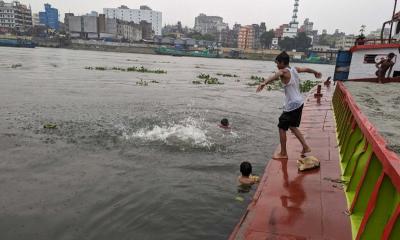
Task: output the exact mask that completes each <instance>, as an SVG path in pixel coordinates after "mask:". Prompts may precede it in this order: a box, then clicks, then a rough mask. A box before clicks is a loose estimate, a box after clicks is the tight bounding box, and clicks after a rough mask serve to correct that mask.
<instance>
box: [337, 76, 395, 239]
mask: <svg viewBox="0 0 400 240" xmlns="http://www.w3.org/2000/svg"><path fill="white" fill-rule="evenodd" d="M333 106H334V112H335V119H336V127H337V139H338V147H339V151H340V158H341V161H340V164H341V168H342V180H343V183H344V187H345V193H346V197H347V201H348V207H349V210H348V213H349V214H350V219H351V223H352V229H353V239H400V217H399V216H400V191H399V189H400V186H399V179H400V178H399V172H398V170H397V166H398V162H399V161H400V160H399V159H398V157H397V156H396V155H395V154H392V153H391V152H390V151H389V150H387V149H386V146H385V141H384V140H383V138H381V137H380V136H379V134H378V132H377V131H376V130H375V129H374V126H373V125H372V124H371V123H369V121H368V119H367V118H366V117H365V116H364V115H363V114H362V112H361V111H360V110H359V108H358V107H357V106H356V103H355V101H354V100H353V99H352V96H351V94H350V93H349V92H348V91H347V90H346V88H345V87H344V85H343V84H342V83H341V82H340V83H339V84H338V86H337V87H336V91H335V94H334V97H333Z"/></svg>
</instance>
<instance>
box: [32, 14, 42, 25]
mask: <svg viewBox="0 0 400 240" xmlns="http://www.w3.org/2000/svg"><path fill="white" fill-rule="evenodd" d="M32 25H33V26H38V25H41V24H40V18H39V13H32Z"/></svg>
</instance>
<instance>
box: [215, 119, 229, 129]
mask: <svg viewBox="0 0 400 240" xmlns="http://www.w3.org/2000/svg"><path fill="white" fill-rule="evenodd" d="M218 126H219V127H220V128H223V129H231V126H230V125H229V120H228V119H226V118H224V119H222V120H221V123H220V124H219V125H218Z"/></svg>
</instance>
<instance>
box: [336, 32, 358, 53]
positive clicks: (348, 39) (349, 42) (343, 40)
mask: <svg viewBox="0 0 400 240" xmlns="http://www.w3.org/2000/svg"><path fill="white" fill-rule="evenodd" d="M356 38H357V37H356V36H354V35H347V36H342V37H340V38H339V39H338V40H337V41H336V44H335V47H336V48H338V49H341V50H348V49H350V48H351V47H353V46H354V45H355V42H356Z"/></svg>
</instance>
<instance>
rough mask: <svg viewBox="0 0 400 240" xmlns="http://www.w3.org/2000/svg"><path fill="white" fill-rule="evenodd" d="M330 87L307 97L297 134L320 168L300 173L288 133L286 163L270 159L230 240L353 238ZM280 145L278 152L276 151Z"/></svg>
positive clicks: (297, 146)
mask: <svg viewBox="0 0 400 240" xmlns="http://www.w3.org/2000/svg"><path fill="white" fill-rule="evenodd" d="M333 91H334V88H333V87H331V88H326V87H323V88H322V93H323V97H322V98H321V101H320V103H318V102H317V99H315V98H314V94H310V95H309V98H308V99H307V101H306V104H305V107H304V110H303V119H302V124H301V127H300V130H301V131H302V132H303V133H304V135H305V138H306V140H307V142H308V144H309V145H310V146H311V148H312V149H313V152H312V154H311V155H313V156H315V157H317V158H318V159H319V160H320V161H321V168H320V169H316V170H311V171H309V172H305V173H300V172H298V170H297V164H296V161H297V159H298V158H299V157H300V150H301V145H300V143H299V142H298V140H297V139H296V138H295V136H294V135H292V134H288V144H287V146H288V155H289V159H288V160H284V161H278V160H271V161H270V162H269V163H268V165H267V167H266V169H265V173H264V176H263V178H262V180H261V182H260V185H259V187H258V189H257V191H256V193H255V195H254V198H253V201H252V202H251V203H250V205H249V207H248V209H247V211H246V213H245V214H244V216H243V218H242V219H241V220H240V222H239V224H238V225H237V226H236V228H235V230H234V231H233V233H232V235H231V236H230V239H341V240H346V239H352V233H351V224H350V218H349V216H348V215H346V210H347V202H346V197H345V194H344V190H343V186H342V184H341V182H340V180H339V179H340V177H341V171H340V161H339V151H338V149H337V140H336V131H335V120H334V115H333V109H332V101H331V99H332V94H333ZM278 150H279V147H278V148H277V151H278Z"/></svg>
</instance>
